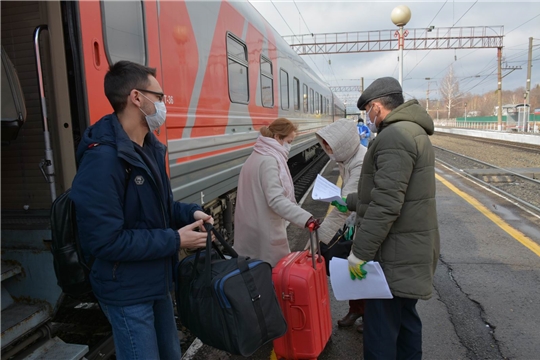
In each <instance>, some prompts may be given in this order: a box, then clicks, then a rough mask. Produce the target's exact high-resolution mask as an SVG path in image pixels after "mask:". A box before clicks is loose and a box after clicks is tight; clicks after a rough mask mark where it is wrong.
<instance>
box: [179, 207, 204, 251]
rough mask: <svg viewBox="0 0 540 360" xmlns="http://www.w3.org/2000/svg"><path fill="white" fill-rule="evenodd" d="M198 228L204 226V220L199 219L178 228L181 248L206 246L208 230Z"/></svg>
mask: <svg viewBox="0 0 540 360" xmlns="http://www.w3.org/2000/svg"><path fill="white" fill-rule="evenodd" d="M201 212H202V211H201ZM203 214H204V213H203ZM196 228H203V220H197V221H195V222H194V223H192V224H189V225H186V226H184V227H183V228H180V230H178V234H179V235H180V247H181V248H190V249H193V248H201V247H205V246H206V232H199V231H195V229H196Z"/></svg>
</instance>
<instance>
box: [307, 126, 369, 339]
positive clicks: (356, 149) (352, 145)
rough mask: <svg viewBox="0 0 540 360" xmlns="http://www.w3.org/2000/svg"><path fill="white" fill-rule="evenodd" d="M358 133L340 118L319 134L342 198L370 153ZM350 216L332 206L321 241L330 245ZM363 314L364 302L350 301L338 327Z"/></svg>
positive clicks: (354, 184) (352, 189)
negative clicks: (333, 165) (333, 164)
mask: <svg viewBox="0 0 540 360" xmlns="http://www.w3.org/2000/svg"><path fill="white" fill-rule="evenodd" d="M356 130H357V128H356V124H355V122H354V121H353V120H347V119H339V120H338V121H336V122H334V123H332V124H330V125H328V126H326V127H324V128H322V129H320V130H319V131H317V133H316V137H317V140H319V143H320V144H321V146H322V148H323V149H324V151H325V152H326V153H327V154H328V156H329V157H330V159H331V160H334V161H335V162H336V163H337V165H338V168H339V175H340V180H341V196H342V197H346V196H347V195H349V194H350V193H353V192H355V191H356V189H357V187H358V180H359V179H360V172H361V170H362V164H363V162H364V156H365V155H366V151H367V149H366V147H365V146H363V145H360V142H359V141H358V133H357V131H356ZM350 214H351V212H350V211H348V210H346V209H345V212H341V211H339V210H338V209H337V208H335V207H332V209H331V210H330V212H329V213H328V214H327V215H326V217H325V218H324V221H323V222H322V224H321V227H320V228H319V240H320V241H321V242H323V243H325V244H328V242H329V241H330V240H332V237H333V236H334V235H335V233H336V232H337V231H338V230H339V229H341V228H342V227H343V224H345V220H347V217H349V216H350ZM363 314H364V301H363V300H351V301H349V312H348V313H347V315H345V317H343V318H342V319H340V320H338V325H339V326H340V327H344V326H352V325H354V323H355V321H356V320H357V319H358V318H360V317H361V316H362V315H363ZM357 329H358V331H362V329H363V328H362V325H359V326H358V328H357Z"/></svg>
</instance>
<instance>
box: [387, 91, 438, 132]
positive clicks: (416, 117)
mask: <svg viewBox="0 0 540 360" xmlns="http://www.w3.org/2000/svg"><path fill="white" fill-rule="evenodd" d="M399 121H411V122H414V123H416V124H418V125H420V126H421V127H422V128H423V129H424V130H425V131H426V133H427V134H428V135H433V132H434V131H435V125H434V124H433V120H432V119H431V116H429V114H428V113H427V111H426V110H425V109H424V108H423V107H422V106H420V104H419V103H418V100H416V99H413V100H409V101H407V102H405V103H403V104H401V105H400V106H398V107H397V108H395V109H394V110H392V111H391V112H390V113H389V114H388V115H387V116H386V118H385V119H384V120H383V121H382V130H384V128H385V127H387V126H389V125H390V124H393V123H396V122H399Z"/></svg>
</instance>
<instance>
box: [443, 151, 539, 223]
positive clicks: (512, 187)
mask: <svg viewBox="0 0 540 360" xmlns="http://www.w3.org/2000/svg"><path fill="white" fill-rule="evenodd" d="M434 149H435V158H436V160H437V162H439V163H441V164H444V165H445V166H447V167H449V168H451V169H453V170H454V171H456V172H458V173H460V174H462V175H464V176H466V177H468V178H470V179H472V180H474V181H475V182H478V183H481V184H482V185H484V186H486V187H489V188H490V189H492V190H493V191H495V192H497V193H499V194H501V195H504V196H505V197H507V198H510V199H512V200H514V201H515V202H517V203H518V204H520V205H522V206H523V207H525V208H527V209H528V210H531V211H533V212H535V213H537V214H540V196H539V195H538V194H540V181H539V180H538V179H537V178H535V174H534V172H532V171H531V172H530V173H527V172H521V171H520V172H516V171H513V170H510V169H505V168H502V167H498V166H496V165H493V164H489V163H487V162H484V161H481V160H478V159H475V158H472V157H469V156H466V155H462V154H459V153H456V152H454V151H451V150H448V149H444V148H442V147H438V146H434Z"/></svg>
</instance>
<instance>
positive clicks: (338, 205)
mask: <svg viewBox="0 0 540 360" xmlns="http://www.w3.org/2000/svg"><path fill="white" fill-rule="evenodd" d="M342 199H343V201H344V202H347V198H342ZM330 205H332V206H335V207H336V209H338V210H339V211H340V212H342V213H345V212H347V211H349V209H348V208H347V205H341V204H340V203H338V202H337V200H334V201H332V202H331V203H330Z"/></svg>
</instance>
